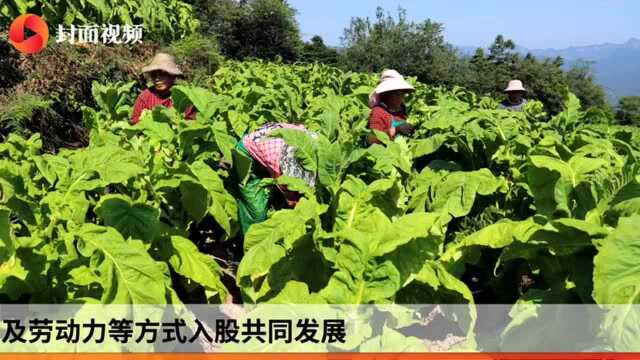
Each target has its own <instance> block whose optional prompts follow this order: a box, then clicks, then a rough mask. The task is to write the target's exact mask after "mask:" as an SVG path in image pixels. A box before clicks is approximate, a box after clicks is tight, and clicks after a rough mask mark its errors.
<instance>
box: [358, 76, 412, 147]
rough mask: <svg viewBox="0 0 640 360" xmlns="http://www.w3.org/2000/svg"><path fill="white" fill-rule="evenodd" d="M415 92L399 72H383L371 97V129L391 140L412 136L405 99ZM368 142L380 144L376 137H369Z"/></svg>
mask: <svg viewBox="0 0 640 360" xmlns="http://www.w3.org/2000/svg"><path fill="white" fill-rule="evenodd" d="M414 90H415V89H414V87H413V86H411V84H409V83H408V82H407V81H405V79H404V77H402V75H400V74H399V73H398V72H397V71H395V70H385V71H383V72H382V76H381V77H380V84H378V86H377V87H376V88H375V90H374V91H373V93H371V96H370V97H369V108H371V113H370V114H369V129H371V130H378V131H381V132H384V133H386V134H387V135H388V136H389V138H390V139H393V138H395V137H396V135H405V136H409V135H411V134H412V133H413V131H414V128H413V126H412V125H411V124H409V123H408V122H407V111H406V108H405V106H404V97H405V96H406V94H407V93H409V92H412V91H414ZM367 141H368V142H369V144H375V143H379V140H378V139H377V138H376V137H375V135H369V136H368V137H367Z"/></svg>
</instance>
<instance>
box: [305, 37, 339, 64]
mask: <svg viewBox="0 0 640 360" xmlns="http://www.w3.org/2000/svg"><path fill="white" fill-rule="evenodd" d="M300 61H303V62H308V63H311V62H319V63H322V64H329V65H335V64H337V63H338V51H336V49H331V48H329V47H327V45H325V44H324V40H322V37H320V36H318V35H316V36H314V37H312V38H311V41H310V42H308V43H305V44H304V46H303V47H302V52H301V53H300Z"/></svg>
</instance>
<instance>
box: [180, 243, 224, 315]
mask: <svg viewBox="0 0 640 360" xmlns="http://www.w3.org/2000/svg"><path fill="white" fill-rule="evenodd" d="M171 251H172V254H171V257H170V258H169V264H171V267H172V268H173V270H174V271H175V272H177V273H178V274H180V275H182V276H185V277H187V278H189V279H191V280H193V281H195V282H197V283H198V284H200V285H202V286H203V287H204V288H205V290H206V291H207V295H208V296H214V295H217V296H218V297H219V298H220V300H221V301H223V302H224V300H225V299H226V297H227V295H228V291H227V289H226V287H225V286H224V284H223V283H222V281H221V280H220V277H221V275H222V271H221V269H220V266H219V265H218V263H217V262H216V261H215V260H214V259H213V257H211V256H209V255H206V254H203V253H201V252H200V251H199V250H198V248H197V247H196V245H195V244H194V243H193V242H192V241H191V240H189V239H185V238H183V237H181V236H172V237H171Z"/></svg>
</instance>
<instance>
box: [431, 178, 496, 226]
mask: <svg viewBox="0 0 640 360" xmlns="http://www.w3.org/2000/svg"><path fill="white" fill-rule="evenodd" d="M503 186H505V182H504V180H503V179H500V178H496V177H495V176H493V174H491V172H490V171H489V170H487V169H482V170H479V171H473V172H453V173H451V174H449V175H446V176H445V177H444V179H443V180H442V182H441V183H440V184H437V185H435V187H434V188H433V189H432V192H433V193H434V195H435V196H434V197H433V199H432V201H431V206H430V210H431V211H441V212H446V213H449V214H451V216H453V217H462V216H465V215H467V214H469V212H470V211H471V207H472V206H473V204H474V202H475V199H476V196H477V195H491V194H493V193H495V192H496V191H497V190H498V189H499V188H501V187H503Z"/></svg>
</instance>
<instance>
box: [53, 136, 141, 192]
mask: <svg viewBox="0 0 640 360" xmlns="http://www.w3.org/2000/svg"><path fill="white" fill-rule="evenodd" d="M69 161H70V163H71V168H72V174H71V176H70V177H69V178H65V179H62V180H61V182H62V183H61V184H60V185H59V188H70V189H71V188H76V189H83V190H92V189H94V188H97V187H100V186H105V185H107V184H122V183H126V182H127V180H129V179H130V178H132V177H135V176H138V175H141V174H144V173H145V172H146V170H145V169H144V167H143V164H141V162H140V160H139V159H138V157H137V156H136V154H134V153H133V152H132V151H131V150H126V149H124V148H122V147H118V146H115V145H105V146H99V147H94V148H88V149H82V150H80V151H77V152H74V153H73V154H71V155H70V156H69ZM95 173H97V174H98V178H97V179H95V180H93V179H94V174H95Z"/></svg>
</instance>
